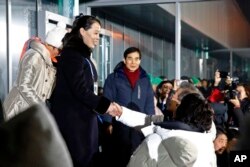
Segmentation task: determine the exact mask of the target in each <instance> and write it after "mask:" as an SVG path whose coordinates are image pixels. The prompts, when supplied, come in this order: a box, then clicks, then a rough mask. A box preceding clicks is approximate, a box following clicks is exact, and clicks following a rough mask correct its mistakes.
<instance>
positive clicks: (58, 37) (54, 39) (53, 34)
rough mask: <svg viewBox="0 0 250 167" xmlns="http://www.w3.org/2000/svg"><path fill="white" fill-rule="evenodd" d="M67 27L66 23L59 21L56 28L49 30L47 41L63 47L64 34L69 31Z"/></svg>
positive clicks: (57, 46)
mask: <svg viewBox="0 0 250 167" xmlns="http://www.w3.org/2000/svg"><path fill="white" fill-rule="evenodd" d="M65 28H66V24H64V23H62V22H58V23H57V26H56V27H55V28H53V29H52V30H50V31H48V33H47V35H46V39H45V42H46V43H47V44H49V45H52V46H54V47H56V48H62V39H63V37H64V35H65V34H66V33H67V30H66V29H65Z"/></svg>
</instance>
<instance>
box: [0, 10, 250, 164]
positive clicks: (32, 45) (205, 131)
mask: <svg viewBox="0 0 250 167" xmlns="http://www.w3.org/2000/svg"><path fill="white" fill-rule="evenodd" d="M65 28H66V27H63V26H61V25H60V26H57V27H56V28H54V29H52V30H51V31H49V32H48V33H47V36H46V39H45V41H41V40H40V39H37V38H35V39H32V40H29V42H28V43H26V45H27V46H26V49H25V51H24V53H22V55H21V59H20V63H19V72H18V76H17V80H16V82H15V85H14V86H13V88H12V90H11V91H10V93H9V94H8V95H7V97H6V98H5V100H4V102H3V109H2V110H3V113H4V122H3V124H4V123H7V122H9V121H11V120H12V119H15V117H18V115H20V114H22V113H24V112H25V111H26V110H28V109H29V108H30V107H32V106H34V105H36V104H40V103H44V104H45V105H46V106H47V109H48V110H49V111H50V113H51V114H52V116H53V119H55V122H56V126H57V127H58V129H59V131H60V134H61V135H62V139H63V141H64V142H65V145H66V147H67V150H68V152H69V154H70V158H71V160H72V164H73V166H74V167H97V166H111V167H113V166H115V167H126V166H128V167H140V166H150V167H157V166H197V167H201V166H202V167H204V166H211V167H213V166H220V167H223V166H229V158H230V156H229V155H230V151H232V150H237V149H242V148H241V147H240V145H241V146H242V145H243V144H242V142H240V141H241V140H240V139H241V136H243V135H242V131H241V128H242V127H244V126H245V124H244V123H245V117H246V116H247V115H248V113H249V112H250V87H249V86H248V85H247V84H246V83H239V82H237V80H233V79H232V78H231V77H230V76H226V77H222V76H221V73H220V71H218V70H217V71H216V72H215V75H214V78H213V81H212V82H210V81H209V80H206V79H199V78H197V77H188V76H183V77H182V78H181V79H180V80H179V79H173V80H169V79H167V78H166V77H163V76H162V77H161V79H160V82H158V83H152V82H151V81H152V80H151V79H150V77H149V74H148V73H147V72H146V71H145V70H144V69H143V68H142V67H141V65H140V63H141V60H142V59H143V55H142V54H141V51H140V49H139V48H137V47H134V46H131V47H128V48H127V49H126V50H125V51H124V54H123V60H122V61H121V62H119V63H118V64H117V65H116V67H115V68H114V71H113V73H111V74H109V75H108V77H107V78H106V80H105V84H104V87H103V89H100V87H99V92H97V91H96V90H97V89H96V88H97V76H98V75H97V71H96V67H95V65H94V63H93V62H92V60H91V54H92V51H93V49H94V48H95V47H96V46H97V45H98V43H99V35H100V31H101V22H100V21H99V20H98V19H97V18H96V17H94V16H89V15H82V14H80V15H79V16H77V17H76V18H75V20H74V22H73V26H72V29H71V31H66V29H65ZM100 90H102V92H101V91H100ZM244 137H245V136H244ZM244 141H245V138H244ZM31 142H32V141H31ZM12 151H13V150H12ZM0 166H1V164H0Z"/></svg>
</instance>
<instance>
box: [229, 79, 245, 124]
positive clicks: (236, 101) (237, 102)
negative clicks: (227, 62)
mask: <svg viewBox="0 0 250 167" xmlns="http://www.w3.org/2000/svg"><path fill="white" fill-rule="evenodd" d="M236 91H237V92H238V93H237V95H235V97H234V98H231V99H230V100H229V101H230V102H231V104H233V106H234V108H233V114H234V115H235V119H236V122H237V126H238V127H239V126H240V125H241V122H242V120H243V118H244V116H245V115H246V114H249V113H250V86H249V85H246V84H242V83H240V84H238V85H237V87H236Z"/></svg>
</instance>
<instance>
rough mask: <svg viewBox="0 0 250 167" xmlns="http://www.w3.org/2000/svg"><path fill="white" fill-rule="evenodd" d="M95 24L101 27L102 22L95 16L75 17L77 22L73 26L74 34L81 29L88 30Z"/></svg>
mask: <svg viewBox="0 0 250 167" xmlns="http://www.w3.org/2000/svg"><path fill="white" fill-rule="evenodd" d="M94 23H98V24H100V25H101V22H100V20H99V19H97V18H96V17H95V16H90V15H83V14H82V13H81V14H80V15H78V16H76V17H75V20H74V22H73V26H72V32H78V31H79V29H80V28H84V29H85V30H88V29H90V28H91V26H92V24H94Z"/></svg>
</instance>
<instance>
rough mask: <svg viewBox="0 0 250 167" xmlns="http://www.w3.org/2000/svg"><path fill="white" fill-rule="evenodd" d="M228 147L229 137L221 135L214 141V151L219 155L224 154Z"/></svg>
mask: <svg viewBox="0 0 250 167" xmlns="http://www.w3.org/2000/svg"><path fill="white" fill-rule="evenodd" d="M226 147H227V136H226V135H225V134H219V135H218V136H217V137H216V139H215V140H214V150H215V152H216V153H217V154H222V153H223V151H224V150H225V149H226Z"/></svg>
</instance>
